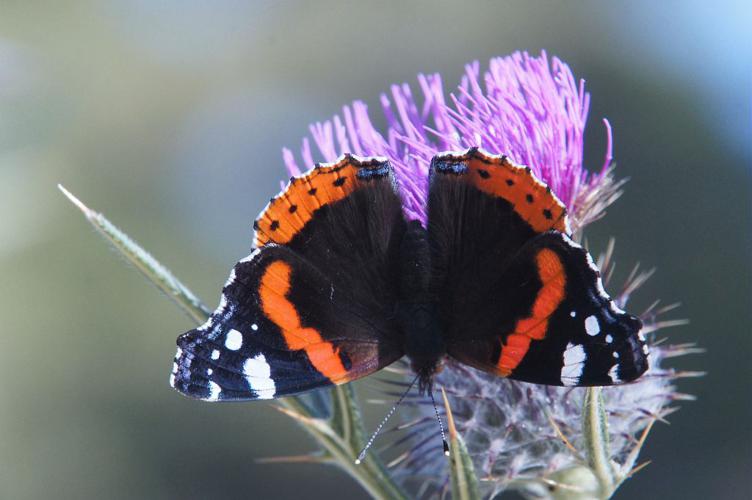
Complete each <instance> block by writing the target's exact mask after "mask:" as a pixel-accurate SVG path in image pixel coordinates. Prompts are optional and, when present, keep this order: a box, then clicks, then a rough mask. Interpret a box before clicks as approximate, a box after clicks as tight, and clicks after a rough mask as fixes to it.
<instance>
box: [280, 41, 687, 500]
mask: <svg viewBox="0 0 752 500" xmlns="http://www.w3.org/2000/svg"><path fill="white" fill-rule="evenodd" d="M418 82H419V85H420V90H421V93H422V102H418V100H416V99H415V98H414V97H413V95H412V91H411V89H410V87H409V86H408V85H406V84H403V85H393V86H392V87H391V93H390V94H389V95H387V94H383V95H382V96H381V105H382V111H383V114H384V116H385V118H386V122H387V125H388V127H387V131H386V133H385V134H382V133H380V132H379V131H377V130H376V128H375V127H374V126H373V124H372V122H371V119H370V116H369V113H368V108H367V106H366V104H364V103H363V102H360V101H355V102H353V103H352V104H351V105H350V106H345V107H343V108H342V113H341V115H338V116H334V117H333V118H332V119H331V120H328V121H325V122H322V123H315V124H313V125H311V127H310V135H311V138H310V139H309V138H305V139H303V142H302V147H301V149H300V159H301V160H302V163H303V164H304V165H306V166H309V165H312V164H313V163H314V162H315V158H314V150H313V148H312V143H313V144H314V145H315V150H316V153H317V155H316V156H317V157H320V159H321V160H323V161H328V162H331V161H334V160H335V159H336V158H337V157H338V156H340V155H341V154H343V153H346V152H349V153H355V154H358V155H362V156H369V155H379V156H386V157H387V158H389V160H390V161H391V163H392V165H393V167H394V169H395V172H396V176H397V180H398V184H399V189H400V193H401V196H402V199H403V208H404V212H405V215H406V216H407V217H408V218H409V219H417V220H420V221H421V222H422V223H423V224H425V223H426V212H425V206H426V198H427V193H428V169H429V164H430V160H431V158H432V157H433V156H434V155H436V154H437V153H439V152H442V151H446V150H461V149H466V148H468V147H472V146H478V147H481V148H483V149H485V150H487V151H489V152H492V153H497V154H501V153H503V154H505V155H507V156H509V157H510V158H511V159H512V160H513V161H514V162H516V163H518V164H524V165H527V166H529V167H530V168H531V169H532V170H533V172H534V173H535V174H536V176H537V177H538V178H540V179H542V180H544V181H545V182H546V183H547V184H548V185H549V187H550V188H551V189H552V190H553V191H554V193H555V194H556V195H557V196H558V197H559V199H561V200H562V201H563V202H564V204H565V205H566V206H567V207H568V210H569V213H570V218H571V225H572V228H573V230H574V232H575V237H576V238H579V239H581V238H582V235H583V230H584V229H585V227H586V226H587V225H588V224H589V223H591V222H593V221H595V220H597V219H599V218H600V217H602V216H603V215H604V213H605V209H606V207H608V206H609V205H610V204H611V203H613V202H614V201H615V200H616V199H617V198H618V197H619V195H620V194H621V187H622V185H623V183H622V182H619V181H616V180H615V179H614V177H613V170H612V165H611V162H612V134H611V127H610V125H609V123H608V121H607V120H603V123H604V125H605V133H606V137H607V146H606V151H605V154H604V160H603V163H602V164H601V165H600V166H599V168H598V169H597V170H596V171H595V172H589V171H588V170H586V169H585V168H584V165H583V137H584V132H585V125H586V121H587V114H588V107H589V102H590V96H589V94H587V93H586V92H585V88H584V87H585V86H584V81H583V80H579V81H577V80H575V78H574V76H573V75H572V72H571V70H570V69H569V67H568V66H567V65H566V64H565V63H564V62H562V61H561V60H559V59H557V58H552V59H549V57H548V56H547V55H546V53H545V52H542V53H541V55H540V56H538V57H535V56H530V55H529V54H527V53H520V52H517V53H514V54H512V55H510V56H507V57H502V58H496V59H492V60H491V61H490V64H489V68H488V70H487V71H486V72H485V73H483V75H482V76H481V74H480V66H479V64H478V62H474V63H471V64H469V65H467V66H466V68H465V74H464V76H463V77H462V80H461V83H460V85H459V87H458V88H457V89H456V91H455V92H453V93H451V94H449V96H448V99H447V97H446V94H445V91H444V88H443V85H442V81H441V77H440V76H439V75H438V74H434V75H418ZM283 158H284V162H285V165H286V167H287V170H288V172H289V173H290V174H291V175H298V174H299V173H300V170H301V169H300V168H299V166H298V162H297V159H296V156H295V155H294V154H293V152H292V151H290V150H289V149H284V150H283ZM612 254H613V243H612V244H610V245H609V247H608V249H607V251H606V252H605V253H604V254H602V255H601V258H600V262H599V266H600V268H601V269H602V270H603V274H604V277H605V278H606V279H605V281H606V282H608V278H610V276H611V274H612V271H613V261H612ZM650 274H651V273H650V272H639V270H638V268H635V271H634V272H633V273H632V275H631V276H630V277H629V279H628V280H627V281H626V283H625V284H624V285H623V287H622V290H621V292H620V293H619V294H617V295H616V301H617V303H619V304H620V305H621V306H624V305H625V304H626V302H627V300H628V299H629V297H630V295H631V293H632V292H634V291H635V290H636V289H637V288H638V287H639V286H640V285H641V284H642V283H643V282H644V281H645V280H646V279H647V278H648V277H649V276H650ZM670 309H672V307H664V308H659V307H658V306H657V303H656V304H654V306H652V307H651V308H649V309H648V310H647V311H645V312H644V313H643V314H642V315H641V319H642V321H643V323H644V324H645V328H644V330H643V331H644V332H646V333H649V334H650V335H649V343H650V344H652V347H651V356H650V366H651V368H650V371H649V372H648V373H647V374H646V375H645V376H644V377H643V378H642V379H640V380H639V381H638V382H637V383H634V384H631V385H627V386H621V387H612V388H607V389H605V390H604V391H603V393H602V397H603V401H604V404H605V411H606V413H607V415H608V438H609V439H608V441H610V445H611V448H610V456H608V457H607V459H611V460H613V461H614V464H620V466H621V467H622V469H624V468H626V469H625V470H621V475H619V474H618V473H617V474H616V475H617V476H619V477H620V478H623V477H627V476H628V474H629V473H630V469H631V468H632V467H633V466H634V463H635V460H636V458H637V451H639V444H641V443H639V444H638V436H639V435H640V433H641V432H643V431H644V430H645V429H646V428H648V426H649V425H651V424H652V422H653V421H654V420H663V419H664V418H665V417H666V416H667V415H668V414H669V413H671V412H672V411H673V410H674V408H672V407H671V406H669V405H670V404H671V403H672V402H673V401H676V400H678V399H684V398H688V396H686V395H682V394H679V393H677V392H676V389H675V387H674V383H673V381H674V379H676V378H677V377H680V376H689V375H693V374H692V373H686V372H685V373H680V372H676V371H673V370H671V369H669V368H665V367H664V366H663V365H664V360H665V359H666V358H669V357H672V356H676V355H680V354H685V353H688V352H691V351H692V347H691V346H665V345H660V344H659V343H658V342H657V341H656V339H655V332H656V331H657V330H659V329H660V328H665V327H668V326H675V325H678V324H682V323H683V321H663V320H662V319H661V315H662V314H664V313H666V312H668V311H669V310H670ZM436 382H437V385H438V386H440V387H443V388H444V389H445V390H446V392H447V394H448V396H449V401H450V405H451V408H452V409H453V413H454V421H455V423H456V427H457V429H458V431H459V433H460V434H461V435H462V436H463V438H464V440H465V442H466V443H467V448H468V452H469V454H470V456H471V457H472V461H473V463H474V468H475V471H476V473H477V474H478V476H479V477H480V478H481V479H482V480H483V481H482V483H481V484H482V489H483V490H484V493H487V494H490V495H491V496H493V495H494V494H495V493H498V492H499V491H501V490H503V489H506V488H509V487H514V488H516V489H518V490H520V491H521V492H523V494H526V495H528V496H531V497H541V496H543V497H547V496H551V497H555V496H556V495H557V493H556V492H557V489H556V487H558V486H561V487H564V488H566V487H567V485H568V484H569V482H571V481H570V479H572V478H575V477H577V478H579V476H578V475H582V474H585V476H586V477H587V474H591V475H592V473H593V471H591V470H590V469H588V468H587V467H584V468H583V466H582V464H583V456H582V454H580V453H579V452H577V451H576V450H578V449H579V450H582V449H583V448H584V447H586V445H587V443H586V441H587V439H588V437H587V436H583V425H582V421H583V418H584V417H583V414H582V408H583V405H584V403H585V399H586V390H585V389H581V388H574V389H573V388H558V387H547V386H536V385H531V384H525V383H519V382H515V381H512V380H508V379H502V378H498V377H496V376H493V375H488V374H485V373H481V372H478V371H476V370H473V369H472V368H468V367H466V366H461V365H459V364H457V363H452V362H451V361H450V362H449V363H448V364H447V367H446V369H445V370H444V371H443V372H442V373H441V374H440V375H439V376H438V377H437V379H436ZM416 402H417V403H419V402H420V401H416ZM415 409H416V412H417V415H412V416H411V417H413V418H412V420H410V422H408V423H406V424H405V425H404V426H401V427H403V428H408V429H409V431H408V437H407V441H408V443H409V445H410V447H409V449H408V450H407V451H406V452H404V453H403V454H402V455H400V456H399V457H397V459H395V460H394V461H392V463H391V465H392V466H393V470H394V474H395V475H396V476H397V477H399V478H401V479H402V480H403V481H404V482H405V483H410V482H413V483H418V484H419V486H420V488H419V491H420V492H424V491H427V490H428V488H433V489H439V490H440V489H443V488H447V487H448V481H449V479H448V477H449V476H448V467H447V462H446V460H445V458H444V457H443V455H441V454H440V453H430V452H428V451H427V450H428V449H429V448H428V447H429V444H435V441H436V429H435V422H434V421H433V409H432V408H431V407H430V406H426V405H423V404H416V405H415ZM564 437H566V440H567V442H565V441H564V440H563V439H562V438H564ZM399 442H400V443H402V442H403V440H400V441H399ZM609 467H616V466H615V465H613V464H610V465H609ZM614 470H616V469H614ZM595 472H597V471H595ZM570 476H571V477H570ZM620 480H621V479H619V480H617V481H614V482H613V486H614V488H615V487H616V486H617V485H618V482H619V481H620ZM575 482H576V483H578V484H579V486H577V485H575V489H576V487H583V486H582V484H584V483H583V480H582V479H581V478H579V479H575ZM585 482H587V481H585ZM570 486H571V485H570ZM586 489H587V488H586ZM583 491H584V490H583ZM612 491H613V490H612ZM584 493H587V491H584ZM584 493H583V494H584ZM602 493H603V492H602V491H601V494H602ZM606 494H607V495H608V494H610V492H608V493H606Z"/></svg>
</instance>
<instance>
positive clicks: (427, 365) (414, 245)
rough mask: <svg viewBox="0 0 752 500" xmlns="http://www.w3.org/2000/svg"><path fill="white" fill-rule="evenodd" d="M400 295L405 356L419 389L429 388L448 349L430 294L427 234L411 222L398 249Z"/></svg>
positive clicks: (399, 313)
mask: <svg viewBox="0 0 752 500" xmlns="http://www.w3.org/2000/svg"><path fill="white" fill-rule="evenodd" d="M400 253H401V258H400V262H402V266H401V268H400V271H401V272H400V277H399V281H400V294H399V302H398V303H397V318H398V321H399V324H400V328H401V330H402V333H403V337H404V339H405V344H404V350H405V355H406V356H407V357H408V359H409V360H410V366H411V368H412V370H413V371H414V372H415V373H416V374H418V389H419V390H420V391H425V390H428V389H430V387H431V381H432V378H433V375H434V373H436V371H437V370H438V369H439V366H440V364H441V361H442V359H443V357H444V356H445V355H446V352H447V348H446V342H445V340H444V332H443V331H442V327H441V321H440V316H439V311H438V307H439V306H438V301H437V298H436V294H435V293H432V291H431V249H430V246H429V241H428V231H427V230H426V229H425V228H423V226H422V225H421V224H420V223H419V222H417V221H411V222H410V223H409V224H408V229H407V231H406V232H405V236H404V240H403V243H402V246H401V248H400Z"/></svg>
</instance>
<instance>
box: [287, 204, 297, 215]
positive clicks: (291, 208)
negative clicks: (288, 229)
mask: <svg viewBox="0 0 752 500" xmlns="http://www.w3.org/2000/svg"><path fill="white" fill-rule="evenodd" d="M297 209H298V206H297V205H290V208H288V209H287V210H288V211H289V212H290V213H291V214H294V213H295V211H296V210H297Z"/></svg>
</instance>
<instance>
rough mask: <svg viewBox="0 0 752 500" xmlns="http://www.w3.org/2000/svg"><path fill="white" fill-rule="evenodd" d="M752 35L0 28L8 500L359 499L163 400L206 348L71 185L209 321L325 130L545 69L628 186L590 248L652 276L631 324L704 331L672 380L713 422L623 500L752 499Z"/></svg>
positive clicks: (716, 14)
mask: <svg viewBox="0 0 752 500" xmlns="http://www.w3.org/2000/svg"><path fill="white" fill-rule="evenodd" d="M751 20H752V16H751V15H750V8H749V7H748V6H747V5H746V2H743V1H736V2H733V1H728V2H725V1H719V2H713V3H712V5H711V4H706V3H702V2H661V3H660V4H658V3H653V2H647V1H639V2H609V3H602V2H597V1H580V2H571V3H564V2H524V1H504V2H489V1H478V2H457V3H445V2H428V1H415V2H410V3H409V4H406V3H405V2H373V3H370V4H366V3H358V4H357V5H355V4H351V3H344V2H342V3H339V2H333V1H322V2H302V1H299V2H292V1H290V2H271V1H263V2H251V3H241V2H235V1H229V0H227V1H219V2H199V1H189V2H177V1H158V2H149V1H147V0H139V1H131V2H128V1H125V0H122V1H120V0H111V1H100V2H94V1H89V2H87V1H79V2H33V3H32V2H12V1H7V2H2V3H0V214H1V215H0V234H1V235H2V237H1V238H0V276H2V278H1V283H2V286H1V287H0V308H1V310H2V318H3V323H2V332H1V333H0V378H1V379H2V380H3V383H2V384H0V399H1V400H2V404H0V497H2V498H13V499H32V498H59V499H63V498H90V497H91V498H112V499H116V498H178V497H180V498H209V497H211V498H298V497H299V496H300V492H301V491H306V496H307V497H309V498H331V497H335V498H343V497H345V498H349V497H359V496H362V495H363V494H362V492H361V491H360V490H359V489H358V488H357V486H356V485H355V484H353V483H352V482H351V481H350V480H349V479H347V478H345V477H344V476H341V475H340V474H339V473H338V472H337V471H335V470H330V469H324V468H320V467H317V466H307V465H293V466H278V465H257V464H254V458H258V457H265V456H277V455H283V454H295V453H302V452H305V451H308V450H310V448H311V443H310V442H309V441H308V440H307V438H306V437H305V435H304V434H303V433H302V432H301V431H299V430H297V429H296V428H294V426H293V424H292V423H291V422H290V421H288V420H287V419H285V418H284V417H283V416H281V415H280V414H278V413H277V412H275V411H273V410H272V409H271V407H270V406H269V405H268V404H266V403H258V404H245V405H243V404H237V405H209V404H201V403H197V402H194V401H189V400H187V399H184V398H182V397H180V396H179V395H177V394H176V393H174V392H173V391H172V390H171V389H170V388H169V387H168V385H167V376H168V374H169V371H170V366H171V363H172V361H171V359H172V356H173V354H174V340H175V337H176V336H177V334H179V333H181V332H182V331H184V330H186V329H188V328H189V327H190V326H191V322H190V320H189V319H187V318H186V317H184V316H182V315H181V313H180V312H179V311H178V310H177V309H176V308H175V307H174V306H173V305H172V304H171V303H170V302H169V301H168V300H166V299H165V298H163V297H161V296H160V295H159V294H158V293H157V292H156V291H155V290H154V289H153V288H152V287H150V286H149V285H147V284H146V283H145V282H144V281H143V280H142V279H141V277H140V276H139V275H138V274H137V273H135V272H133V270H132V269H128V268H127V267H126V266H124V265H122V262H121V260H120V259H119V258H118V257H116V255H115V254H114V253H113V252H111V251H110V250H109V249H108V248H107V247H106V246H105V245H104V244H103V243H102V242H101V241H100V240H99V238H98V237H97V236H96V235H95V234H94V232H93V231H92V230H91V228H90V227H89V226H88V225H87V224H86V223H85V222H84V220H83V218H82V217H81V216H80V215H79V214H78V213H77V212H76V211H75V210H74V209H73V208H72V207H71V206H70V205H69V204H68V202H67V201H66V200H65V199H64V198H63V197H62V196H61V195H60V193H59V192H58V191H57V190H56V189H55V184H56V183H57V182H62V183H63V184H65V185H66V186H67V187H68V188H70V189H71V190H72V191H73V192H74V193H76V194H77V195H79V196H80V197H81V198H82V199H83V200H84V201H85V202H87V203H88V204H89V205H90V206H92V207H93V208H95V209H98V210H101V211H103V212H104V213H105V214H106V215H107V216H108V217H109V218H110V219H111V220H112V221H113V222H114V223H116V224H118V225H119V226H120V227H122V228H123V229H124V230H125V231H126V232H128V233H129V234H130V235H131V236H133V237H134V238H136V239H137V240H138V241H139V242H140V243H141V244H143V245H144V246H145V247H146V248H147V249H149V250H150V251H151V252H152V253H153V254H154V255H155V256H156V257H157V258H159V259H160V260H161V261H162V262H163V263H164V264H166V265H167V266H169V267H170V268H171V269H172V270H173V271H174V272H175V273H176V274H177V275H178V276H179V277H180V278H181V279H182V280H183V281H184V282H185V283H186V284H187V285H189V286H191V287H192V288H193V289H194V291H195V292H197V293H199V294H200V295H201V296H202V297H204V299H205V300H206V301H207V302H209V303H210V304H211V305H213V303H214V302H215V301H216V299H217V297H218V293H219V289H220V287H221V284H222V283H223V282H224V280H225V277H226V273H227V272H228V271H229V268H230V267H231V266H232V264H233V263H234V262H235V260H236V259H238V258H239V257H242V256H244V255H246V254H247V253H248V250H249V246H250V236H251V230H250V224H251V221H252V218H253V217H254V216H255V214H256V213H257V212H258V210H259V209H260V208H261V207H262V206H263V205H264V204H265V202H266V200H267V199H268V198H269V197H270V196H271V195H273V194H275V192H276V191H277V190H278V182H279V179H282V178H285V177H286V176H285V174H284V173H283V170H282V162H281V155H280V148H281V147H282V146H284V145H290V146H297V145H298V144H299V141H300V138H301V137H302V136H303V134H305V132H306V130H307V128H306V127H307V124H308V123H310V122H312V121H315V120H321V119H324V118H326V117H328V116H330V115H331V114H333V113H335V112H337V111H338V110H339V107H340V106H341V105H342V104H344V103H345V102H348V101H350V100H352V99H355V98H362V99H365V100H366V101H367V102H368V103H369V104H370V105H371V107H372V109H374V110H376V109H377V108H378V94H379V93H380V92H382V91H385V90H388V86H389V84H391V83H393V82H402V81H408V82H410V83H414V82H415V79H414V77H415V74H416V73H417V72H419V71H423V72H434V71H439V72H441V73H442V75H443V77H444V79H445V82H446V85H447V88H451V87H452V86H453V85H454V84H455V82H456V81H457V80H458V79H459V77H460V75H461V71H462V65H463V64H464V63H466V62H469V61H471V60H473V59H479V60H481V61H482V62H483V61H485V60H487V59H488V58H489V57H491V56H494V55H503V54H506V53H509V52H511V51H513V50H516V49H528V50H530V51H533V52H537V51H538V50H540V49H541V48H545V49H547V50H548V51H549V53H551V54H555V55H558V56H560V57H562V58H564V59H565V60H566V61H568V62H569V63H570V65H571V66H572V68H573V70H574V72H575V74H576V75H577V76H579V77H583V78H586V79H587V81H588V88H589V90H590V92H591V93H592V98H593V100H592V108H591V122H590V125H591V126H590V128H589V132H588V139H587V147H586V160H587V162H588V164H589V165H598V164H600V160H601V158H602V152H603V148H604V133H603V130H602V127H601V125H600V123H599V120H600V118H601V117H604V116H607V117H608V118H609V119H610V120H611V123H612V125H613V127H614V135H615V156H616V159H617V162H618V170H617V173H618V175H619V176H628V177H630V178H631V180H630V182H629V183H628V185H627V193H626V195H625V196H624V197H623V198H622V199H621V200H620V201H619V202H618V203H617V204H616V205H615V206H613V207H612V208H611V210H610V212H609V215H608V217H607V218H606V219H604V220H603V221H602V222H599V223H597V224H596V225H594V226H593V228H592V230H591V231H590V232H589V233H588V239H589V241H590V243H591V247H592V248H593V249H595V250H598V249H602V248H603V247H604V246H605V242H606V241H607V239H608V237H609V236H611V235H613V236H615V237H616V238H617V254H616V256H617V259H618V262H619V273H618V274H620V275H621V276H624V275H626V273H627V271H628V270H629V268H631V266H632V265H633V264H634V263H635V262H637V261H640V262H642V263H643V265H645V266H648V267H652V266H657V267H658V273H657V274H656V276H655V278H653V279H652V280H651V281H650V282H649V283H648V284H647V285H646V286H645V287H644V288H643V289H642V290H640V291H639V292H638V294H637V295H636V297H635V306H634V307H635V309H636V310H638V311H639V310H640V309H641V308H642V307H645V306H647V305H648V304H649V303H650V302H652V301H653V300H654V299H655V298H661V299H663V300H664V301H665V302H673V301H677V300H678V301H681V302H682V303H683V307H682V309H681V310H680V315H683V316H686V317H689V318H690V319H691V320H692V323H691V324H690V325H689V326H686V327H681V328H679V329H675V330H673V331H667V332H666V334H667V335H668V337H669V339H670V341H672V342H687V341H691V342H698V343H699V344H700V345H701V346H703V347H706V348H707V349H708V352H707V353H706V354H705V355H702V356H699V357H693V358H687V359H682V360H677V362H676V365H677V366H680V367H682V368H687V369H694V370H706V371H708V372H709V374H708V376H707V377H705V378H703V379H696V380H687V381H683V382H682V384H681V389H682V390H683V391H685V392H689V393H692V394H696V395H698V396H699V401H697V402H695V403H688V404H684V405H683V408H682V410H681V411H680V412H679V413H677V414H675V415H673V416H672V418H671V419H670V420H671V423H672V425H671V426H665V425H659V426H658V427H657V428H656V429H655V431H654V433H653V435H652V436H651V439H650V440H649V442H648V445H647V447H646V449H645V452H644V457H645V458H649V459H651V460H653V461H654V463H653V464H652V465H651V466H650V467H648V468H647V469H646V470H644V471H642V472H640V474H639V475H638V476H637V477H636V478H635V479H633V480H631V481H629V482H628V483H627V485H626V486H625V487H623V488H622V489H621V490H620V491H619V493H618V496H619V497H620V498H631V497H648V498H662V497H663V498H709V497H716V498H745V497H746V496H747V495H748V494H749V492H750V489H751V488H752V484H751V483H750V476H749V470H752V434H751V433H750V429H751V427H750V425H749V422H750V421H752V403H751V402H750V392H749V383H750V380H752V378H751V377H750V375H752V373H750V371H751V368H750V367H752V363H750V362H749V356H750V353H751V352H752V350H751V348H752V344H751V343H750V332H749V329H750V323H751V321H750V320H752V314H751V313H750V297H751V294H750V287H751V285H752V275H751V273H750V250H751V249H752V238H751V236H752V232H751V229H752V226H751V225H750V222H752V221H751V220H750V219H751V218H752V207H751V204H750V166H751V165H750V164H751V161H750V160H751V159H752V155H751V154H750V150H749V138H750V127H749V126H750V123H749V121H750V88H752V87H751V86H750V78H749V77H750V74H751V73H752V71H751V70H752V68H751V62H752V57H751V56H752V54H751V52H752V49H751V48H752V41H751V40H750V37H749V35H748V32H747V31H746V30H747V28H746V26H748V25H749V22H750V21H751ZM375 385H376V384H375V383H374V382H369V381H365V382H361V383H359V389H361V390H362V391H363V390H365V391H368V390H371V389H372V388H373V387H374V386H375ZM369 411H370V412H371V415H370V417H371V419H375V418H377V416H378V415H380V414H381V413H382V412H383V411H384V409H383V408H382V407H378V406H377V407H371V408H370V409H369ZM303 488H304V490H302V489H303Z"/></svg>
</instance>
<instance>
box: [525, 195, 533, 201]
mask: <svg viewBox="0 0 752 500" xmlns="http://www.w3.org/2000/svg"><path fill="white" fill-rule="evenodd" d="M525 199H526V200H527V202H528V203H532V202H533V195H532V194H526V195H525Z"/></svg>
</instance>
